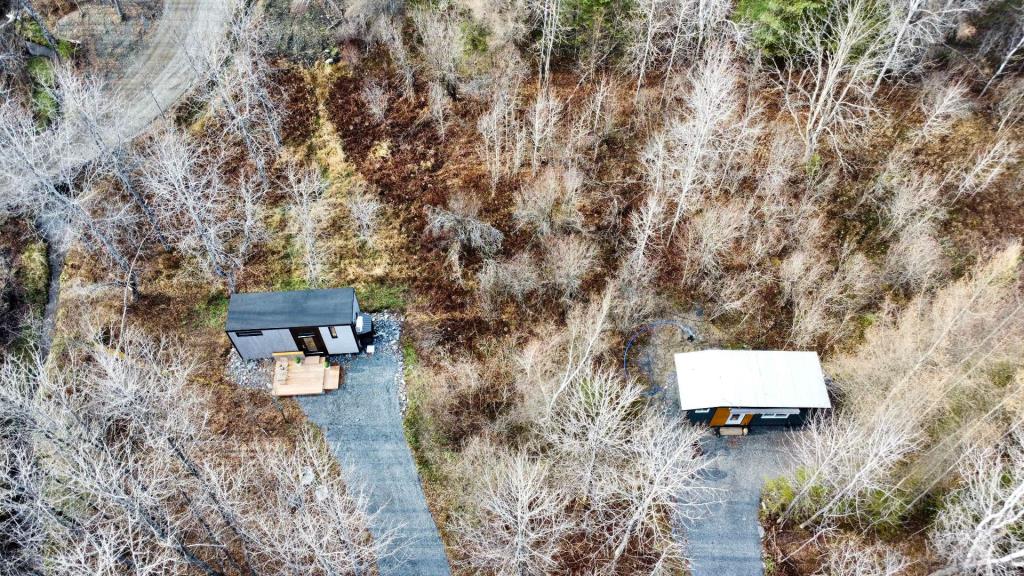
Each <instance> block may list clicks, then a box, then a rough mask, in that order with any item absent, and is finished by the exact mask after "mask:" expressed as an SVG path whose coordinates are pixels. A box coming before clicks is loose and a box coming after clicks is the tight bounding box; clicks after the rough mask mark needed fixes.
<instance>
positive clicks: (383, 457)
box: [299, 315, 450, 576]
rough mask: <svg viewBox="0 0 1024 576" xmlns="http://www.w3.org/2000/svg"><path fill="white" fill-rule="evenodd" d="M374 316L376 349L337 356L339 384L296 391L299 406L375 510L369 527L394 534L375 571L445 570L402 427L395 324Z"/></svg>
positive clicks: (410, 575) (425, 575)
mask: <svg viewBox="0 0 1024 576" xmlns="http://www.w3.org/2000/svg"><path fill="white" fill-rule="evenodd" d="M373 321H374V324H375V325H376V326H377V339H376V342H375V345H376V354H374V355H373V356H366V355H359V356H354V357H353V356H347V357H343V358H342V363H343V365H344V370H345V380H344V382H343V383H342V386H341V388H339V389H338V390H336V391H334V392H328V393H327V394H324V395H322V396H305V397H301V398H299V405H300V406H302V409H303V411H305V412H306V415H307V416H308V417H309V419H310V420H311V421H313V422H315V423H316V424H318V425H319V426H320V427H321V428H322V429H323V431H324V435H325V436H326V438H327V442H328V443H329V444H330V445H331V449H332V450H333V451H334V455H335V457H337V458H338V461H339V462H341V466H342V469H343V470H344V471H345V474H346V477H347V479H348V480H349V481H351V482H353V483H354V484H355V485H358V486H360V487H361V488H362V490H363V491H364V492H365V494H366V496H367V498H368V500H369V509H370V511H371V512H375V513H376V514H377V515H376V517H375V519H374V522H373V524H372V526H371V527H370V530H371V532H373V534H374V536H375V537H378V538H379V537H381V536H382V535H386V534H388V533H389V532H390V533H392V534H393V536H394V540H393V541H392V542H391V545H390V548H391V551H392V553H393V554H392V555H389V556H387V557H385V558H383V559H382V560H381V561H380V562H379V568H380V573H381V575H382V576H393V575H401V576H418V575H422V576H447V575H448V574H449V573H450V571H449V568H448V560H447V557H446V556H445V551H444V545H443V544H442V543H441V537H440V535H439V534H438V532H437V526H436V525H435V524H434V519H433V518H432V517H431V516H430V511H429V510H428V509H427V502H426V500H425V499H424V497H423V490H422V487H421V485H420V479H419V474H418V473H417V471H416V465H415V464H414V463H413V459H412V453H411V452H410V451H409V446H408V445H407V444H406V442H405V435H404V433H403V431H402V414H401V409H400V407H399V392H400V389H401V388H402V386H403V376H402V353H401V350H400V349H399V347H398V334H399V326H400V325H399V322H398V320H397V319H396V318H394V317H391V316H382V315H375V316H374V320H373Z"/></svg>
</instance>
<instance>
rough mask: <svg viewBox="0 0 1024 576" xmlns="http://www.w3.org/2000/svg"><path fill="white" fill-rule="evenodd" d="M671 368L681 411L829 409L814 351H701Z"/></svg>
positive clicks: (683, 355) (681, 358)
mask: <svg viewBox="0 0 1024 576" xmlns="http://www.w3.org/2000/svg"><path fill="white" fill-rule="evenodd" d="M675 364H676V379H677V382H678V384H679V404H680V407H681V408H682V409H683V410H702V409H705V408H719V407H736V408H739V407H743V408H831V407H832V403H831V402H830V401H829V399H828V390H827V389H826V388H825V374H824V373H823V372H822V371H821V362H820V361H819V360H818V353H817V352H790V351H767V350H765V351H762V350H702V351H700V352H685V353H681V354H676V355H675Z"/></svg>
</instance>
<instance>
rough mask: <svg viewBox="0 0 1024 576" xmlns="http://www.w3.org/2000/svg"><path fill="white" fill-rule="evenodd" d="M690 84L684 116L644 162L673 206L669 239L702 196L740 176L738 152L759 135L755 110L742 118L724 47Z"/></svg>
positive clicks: (711, 55)
mask: <svg viewBox="0 0 1024 576" xmlns="http://www.w3.org/2000/svg"><path fill="white" fill-rule="evenodd" d="M690 81H691V86H690V89H689V90H688V91H687V92H686V93H685V95H684V97H683V99H684V102H685V104H686V106H687V108H688V113H687V115H685V116H684V117H682V118H680V119H677V120H673V121H671V122H670V123H669V124H668V125H667V127H666V129H665V131H664V133H662V134H660V135H656V136H654V137H653V139H652V140H651V141H650V142H649V143H648V145H647V149H646V150H645V153H644V157H643V160H644V164H645V168H646V172H647V178H648V182H649V183H650V185H651V187H652V188H653V190H654V193H655V194H661V193H662V191H666V193H667V194H669V197H670V198H671V199H672V201H673V203H674V204H675V211H674V213H673V216H672V219H671V223H670V230H669V235H670V237H671V236H673V235H674V234H675V231H676V229H677V227H678V225H679V223H680V221H681V220H682V218H683V216H684V215H687V214H690V213H692V212H693V211H694V210H695V209H696V208H697V207H698V206H699V205H700V200H701V196H702V194H706V193H707V192H708V191H709V189H711V188H713V187H717V186H718V185H720V184H721V183H722V182H723V181H724V180H725V179H726V178H734V177H735V174H736V173H742V172H744V170H743V167H742V166H741V165H740V163H739V162H736V160H738V155H737V152H738V150H739V149H740V148H742V147H744V146H749V145H750V143H751V142H752V141H753V140H754V136H755V133H756V132H757V130H758V129H757V127H756V125H755V124H754V121H753V119H752V118H751V116H750V114H751V113H754V112H755V111H754V110H748V111H747V114H741V109H740V105H741V104H740V102H739V101H738V99H737V97H736V93H737V90H736V88H735V84H736V81H737V78H736V76H735V65H734V63H733V62H732V52H731V50H730V49H729V48H728V47H727V46H725V45H719V46H718V47H716V48H715V49H713V50H709V51H708V53H707V54H706V56H705V59H704V60H703V61H702V62H701V64H700V65H699V66H698V67H696V69H695V70H694V71H693V72H692V73H691V76H690ZM731 172H734V173H733V174H730V173H731Z"/></svg>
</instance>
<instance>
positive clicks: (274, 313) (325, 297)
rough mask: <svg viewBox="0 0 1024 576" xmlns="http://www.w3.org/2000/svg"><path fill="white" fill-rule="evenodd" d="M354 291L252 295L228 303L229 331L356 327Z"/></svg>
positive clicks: (299, 291) (298, 291)
mask: <svg viewBox="0 0 1024 576" xmlns="http://www.w3.org/2000/svg"><path fill="white" fill-rule="evenodd" d="M355 295H356V293H355V290H353V289H352V288H329V289H326V290H292V291H289V292H251V293H249V294H235V295H233V296H232V297H231V300H230V301H229V302H228V322H227V328H226V329H227V330H228V331H229V332H233V331H235V330H270V329H273V328H298V327H301V326H344V325H348V324H351V323H352V302H353V300H355Z"/></svg>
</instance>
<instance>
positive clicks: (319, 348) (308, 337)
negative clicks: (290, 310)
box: [291, 327, 327, 356]
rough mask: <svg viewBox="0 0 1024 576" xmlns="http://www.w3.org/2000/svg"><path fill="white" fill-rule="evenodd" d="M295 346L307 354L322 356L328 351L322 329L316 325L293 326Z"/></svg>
mask: <svg viewBox="0 0 1024 576" xmlns="http://www.w3.org/2000/svg"><path fill="white" fill-rule="evenodd" d="M291 333H292V338H293V339H294V340H295V346H296V347H298V349H299V350H300V351H301V352H302V353H303V354H305V355H306V356H322V355H324V354H326V353H327V348H326V347H325V346H324V341H323V338H321V337H320V331H319V330H317V329H316V328H315V327H304V328H291Z"/></svg>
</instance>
